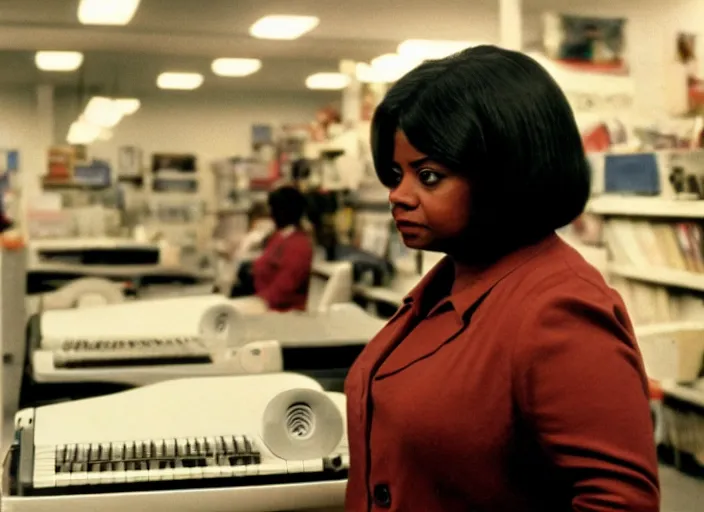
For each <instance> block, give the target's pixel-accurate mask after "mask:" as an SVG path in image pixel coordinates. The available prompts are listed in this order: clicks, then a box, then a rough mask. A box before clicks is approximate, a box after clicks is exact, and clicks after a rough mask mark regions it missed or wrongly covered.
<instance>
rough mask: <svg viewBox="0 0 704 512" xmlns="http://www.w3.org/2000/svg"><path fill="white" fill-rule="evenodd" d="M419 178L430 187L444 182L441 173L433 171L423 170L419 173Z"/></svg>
mask: <svg viewBox="0 0 704 512" xmlns="http://www.w3.org/2000/svg"><path fill="white" fill-rule="evenodd" d="M418 178H419V179H420V182H421V183H422V184H423V185H428V186H430V185H437V184H438V183H439V182H440V180H442V176H441V175H440V173H438V172H435V171H433V170H431V169H422V170H421V171H420V172H419V173H418Z"/></svg>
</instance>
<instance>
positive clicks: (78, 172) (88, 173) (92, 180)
mask: <svg viewBox="0 0 704 512" xmlns="http://www.w3.org/2000/svg"><path fill="white" fill-rule="evenodd" d="M111 177H112V169H111V167H110V164H109V163H107V162H105V161H102V160H93V161H92V162H90V163H88V164H77V165H75V167H74V169H73V183H75V184H80V185H90V186H95V187H108V186H110V182H111Z"/></svg>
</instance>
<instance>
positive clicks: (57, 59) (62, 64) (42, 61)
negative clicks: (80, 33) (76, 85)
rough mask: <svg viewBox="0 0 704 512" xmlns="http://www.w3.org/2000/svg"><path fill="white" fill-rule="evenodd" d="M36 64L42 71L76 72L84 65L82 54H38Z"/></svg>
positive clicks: (35, 59)
mask: <svg viewBox="0 0 704 512" xmlns="http://www.w3.org/2000/svg"><path fill="white" fill-rule="evenodd" d="M34 63H35V64H36V65H37V67H38V68H39V69H41V70H42V71H76V70H77V69H78V68H79V67H81V64H83V54H82V53H81V52H37V53H36V54H35V55H34Z"/></svg>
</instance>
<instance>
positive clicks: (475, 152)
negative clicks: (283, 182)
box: [371, 45, 590, 261]
mask: <svg viewBox="0 0 704 512" xmlns="http://www.w3.org/2000/svg"><path fill="white" fill-rule="evenodd" d="M397 130H401V131H402V132H403V133H404V134H405V135H406V138H407V139H408V141H409V142H410V143H411V144H412V145H413V146H414V147H415V148H416V149H417V150H418V151H420V152H421V153H424V154H425V155H427V156H428V157H430V158H431V159H432V160H434V161H436V162H437V163H439V164H442V165H444V166H446V167H447V168H448V169H450V170H451V171H453V172H456V173H459V174H463V175H465V176H466V177H467V178H468V180H469V183H470V186H471V196H472V199H471V202H472V204H471V207H470V220H469V223H468V224H469V225H468V227H467V233H466V236H465V238H464V240H462V243H461V245H462V247H460V248H459V249H460V250H462V251H463V252H464V251H466V254H465V256H467V257H471V258H483V259H485V260H486V261H492V260H494V259H496V258H498V257H500V256H502V255H504V254H506V253H508V252H511V251H512V250H515V249H517V248H519V247H521V246H524V245H528V244H531V243H534V242H537V241H538V240H540V239H541V238H543V237H545V236H547V235H549V234H550V233H552V232H554V231H555V230H556V229H559V228H561V227H563V226H565V225H567V224H569V223H570V222H572V221H573V220H574V219H575V218H576V217H577V216H579V214H581V213H582V211H583V210H584V207H585V205H586V202H587V199H588V197H589V192H590V169H589V165H588V163H587V160H586V157H585V154H584V148H583V146H582V140H581V136H580V133H579V130H578V128H577V124H576V122H575V119H574V115H573V113H572V109H571V107H570V105H569V103H568V102H567V99H566V97H565V95H564V94H563V92H562V90H561V89H560V87H559V86H558V85H557V83H556V82H555V81H554V80H553V79H552V77H551V76H550V75H549V74H548V72H547V71H546V70H545V69H543V67H542V66H541V65H540V64H538V63H537V62H536V61H535V60H533V59H532V58H530V57H528V56H527V55H524V54H522V53H519V52H515V51H510V50H505V49H501V48H498V47H496V46H489V45H485V46H477V47H474V48H469V49H467V50H464V51H462V52H460V53H457V54H455V55H452V56H450V57H447V58H444V59H440V60H432V61H427V62H425V63H423V64H421V65H420V66H418V67H417V68H415V69H414V70H412V71H411V72H409V73H408V74H406V75H405V76H404V77H402V78H401V79H400V80H399V81H398V82H396V83H395V84H394V85H393V86H392V87H391V88H390V89H389V91H388V92H387V94H386V96H385V97H384V99H383V101H382V102H381V104H380V105H379V106H378V107H377V109H376V111H375V113H374V117H373V120H372V132H371V145H372V154H373V158H374V165H375V168H376V173H377V176H378V177H379V179H380V180H381V182H382V183H383V184H384V185H386V186H392V185H393V180H394V178H395V176H396V175H395V173H394V172H393V170H392V168H393V154H394V137H395V134H396V132H397Z"/></svg>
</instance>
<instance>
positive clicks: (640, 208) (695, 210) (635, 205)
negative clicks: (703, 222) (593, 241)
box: [586, 194, 704, 219]
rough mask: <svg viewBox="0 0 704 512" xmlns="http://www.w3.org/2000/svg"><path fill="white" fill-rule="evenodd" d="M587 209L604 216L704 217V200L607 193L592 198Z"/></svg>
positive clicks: (589, 211)
mask: <svg viewBox="0 0 704 512" xmlns="http://www.w3.org/2000/svg"><path fill="white" fill-rule="evenodd" d="M586 211H587V212H588V213H592V214H595V215H603V216H630V217H664V218H687V219H704V201H702V200H691V199H667V198H660V197H629V196H619V195H610V194H605V195H601V196H597V197H595V198H593V199H591V200H590V201H589V203H588V204H587V208H586Z"/></svg>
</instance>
